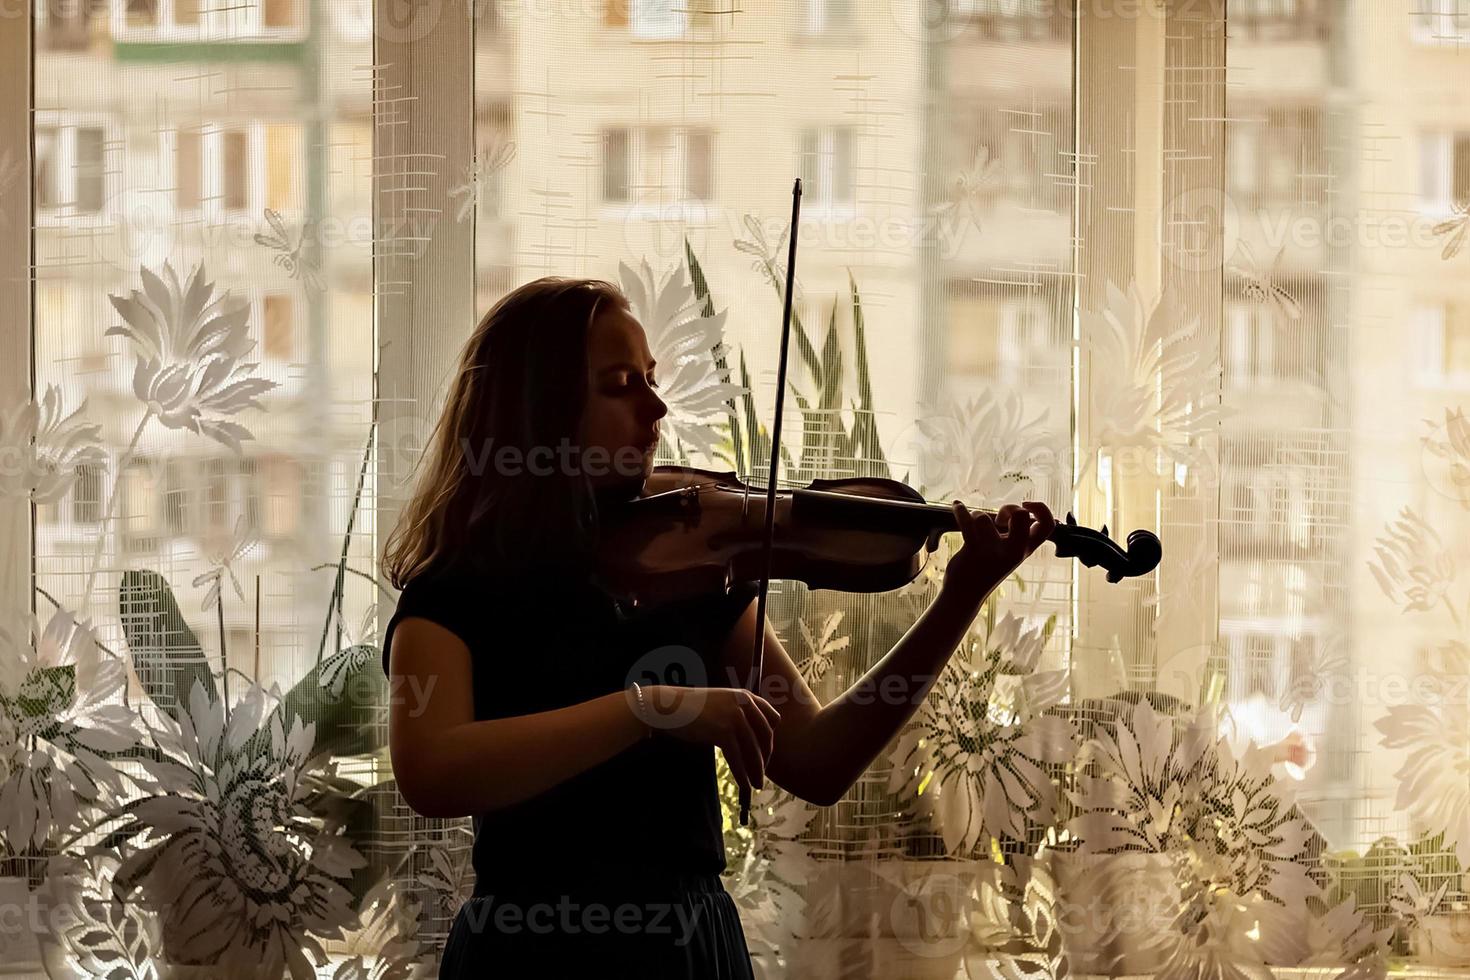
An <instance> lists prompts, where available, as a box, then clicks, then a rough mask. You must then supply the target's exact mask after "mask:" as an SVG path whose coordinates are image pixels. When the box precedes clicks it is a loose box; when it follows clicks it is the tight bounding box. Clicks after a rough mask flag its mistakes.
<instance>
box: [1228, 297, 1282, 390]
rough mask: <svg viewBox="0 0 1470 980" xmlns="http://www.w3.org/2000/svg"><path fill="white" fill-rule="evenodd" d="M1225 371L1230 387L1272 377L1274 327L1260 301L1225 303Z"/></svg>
mask: <svg viewBox="0 0 1470 980" xmlns="http://www.w3.org/2000/svg"><path fill="white" fill-rule="evenodd" d="M1225 324H1226V330H1227V334H1226V337H1225V373H1226V378H1227V382H1228V383H1229V384H1230V385H1231V386H1232V387H1237V388H1242V387H1250V386H1251V385H1252V384H1255V383H1258V382H1261V381H1266V380H1269V379H1272V378H1275V377H1276V375H1277V371H1276V328H1275V326H1274V324H1273V323H1272V321H1271V318H1270V316H1269V315H1268V314H1267V310H1266V307H1265V306H1264V305H1263V304H1261V303H1253V302H1250V301H1242V300H1229V301H1227V302H1226V304H1225Z"/></svg>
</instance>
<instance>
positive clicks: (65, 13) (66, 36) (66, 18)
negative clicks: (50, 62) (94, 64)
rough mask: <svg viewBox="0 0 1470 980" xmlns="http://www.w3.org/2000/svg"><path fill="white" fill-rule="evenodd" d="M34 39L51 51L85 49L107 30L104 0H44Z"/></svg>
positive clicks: (38, 8)
mask: <svg viewBox="0 0 1470 980" xmlns="http://www.w3.org/2000/svg"><path fill="white" fill-rule="evenodd" d="M36 10H37V13H38V14H39V15H40V22H39V23H38V24H37V25H36V38H37V40H38V41H39V42H40V46H41V47H43V48H46V49H48V50H51V51H85V50H87V49H88V48H90V47H91V46H92V41H93V39H94V38H95V37H97V36H99V35H100V34H102V33H103V32H104V31H105V30H106V27H105V25H106V23H107V16H106V14H107V2H106V0H44V2H43V3H41V4H39V5H38V6H37V8H36Z"/></svg>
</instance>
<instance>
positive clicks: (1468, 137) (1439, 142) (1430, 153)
mask: <svg viewBox="0 0 1470 980" xmlns="http://www.w3.org/2000/svg"><path fill="white" fill-rule="evenodd" d="M1419 201H1420V207H1421V208H1422V209H1423V210H1424V211H1426V212H1430V213H1434V214H1447V213H1449V212H1450V211H1451V210H1452V209H1453V208H1454V206H1455V205H1456V204H1462V203H1465V202H1470V133H1466V132H1432V133H1424V134H1422V135H1421V136H1420V139H1419Z"/></svg>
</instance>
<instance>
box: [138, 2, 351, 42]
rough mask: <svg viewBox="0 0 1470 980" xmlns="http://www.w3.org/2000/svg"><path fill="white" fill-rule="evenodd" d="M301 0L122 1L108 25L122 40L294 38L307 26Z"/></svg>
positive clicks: (302, 35) (303, 32)
mask: <svg viewBox="0 0 1470 980" xmlns="http://www.w3.org/2000/svg"><path fill="white" fill-rule="evenodd" d="M302 3H303V0H233V2H231V3H225V4H206V3H204V2H202V0H123V2H121V3H119V4H117V5H116V6H115V7H114V12H113V28H112V29H113V33H114V34H115V35H116V36H117V38H118V39H119V40H122V41H159V40H162V41H242V40H258V39H266V40H282V39H284V40H299V39H300V38H302V37H304V36H305V26H306V21H305V17H304V16H303V9H302ZM334 6H335V4H334Z"/></svg>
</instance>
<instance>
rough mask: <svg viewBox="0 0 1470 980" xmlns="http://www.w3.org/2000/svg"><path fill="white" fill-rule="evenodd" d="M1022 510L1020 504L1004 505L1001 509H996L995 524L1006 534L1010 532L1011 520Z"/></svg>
mask: <svg viewBox="0 0 1470 980" xmlns="http://www.w3.org/2000/svg"><path fill="white" fill-rule="evenodd" d="M1021 510H1022V507H1021V505H1020V504H1005V505H1003V506H1002V507H1001V509H1000V510H998V511H996V514H995V526H996V527H997V528H999V529H1000V530H1002V531H1004V532H1005V533H1006V534H1009V533H1010V532H1011V530H1012V525H1011V521H1012V520H1014V519H1015V516H1016V514H1018V513H1020V512H1021Z"/></svg>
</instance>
